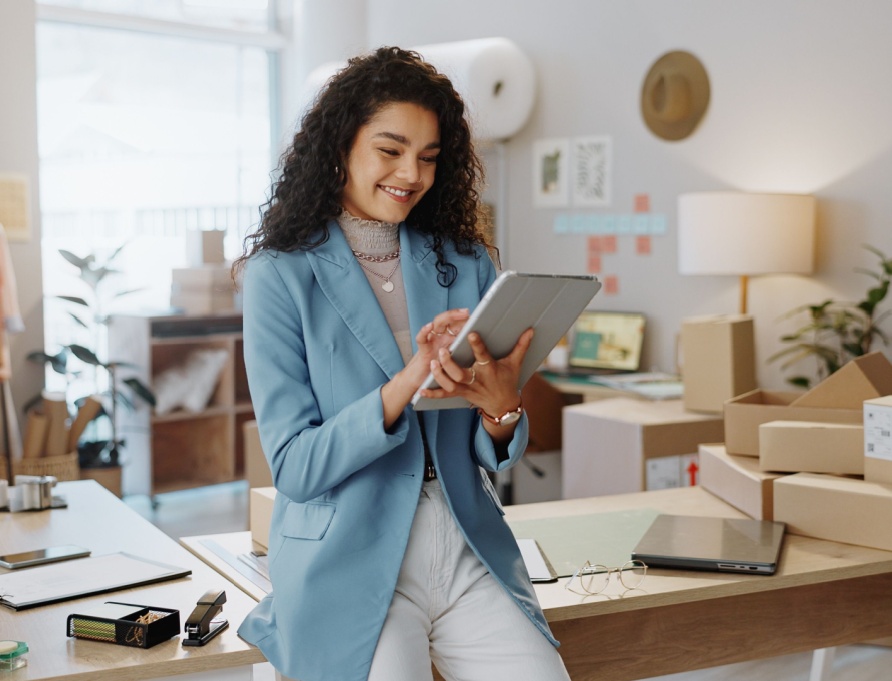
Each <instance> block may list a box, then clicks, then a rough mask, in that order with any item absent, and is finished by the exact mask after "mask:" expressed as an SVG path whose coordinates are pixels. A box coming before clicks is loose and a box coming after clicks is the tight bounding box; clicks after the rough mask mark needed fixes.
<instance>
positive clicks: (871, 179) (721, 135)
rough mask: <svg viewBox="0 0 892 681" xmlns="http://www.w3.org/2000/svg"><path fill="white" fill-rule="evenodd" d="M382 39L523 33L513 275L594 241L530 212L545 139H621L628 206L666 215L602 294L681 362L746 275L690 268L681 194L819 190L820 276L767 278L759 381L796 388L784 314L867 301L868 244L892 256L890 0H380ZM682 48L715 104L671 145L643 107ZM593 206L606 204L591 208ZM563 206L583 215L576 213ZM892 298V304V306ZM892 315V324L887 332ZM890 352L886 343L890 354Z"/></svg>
mask: <svg viewBox="0 0 892 681" xmlns="http://www.w3.org/2000/svg"><path fill="white" fill-rule="evenodd" d="M368 6H369V9H368V21H369V30H368V35H369V45H370V46H372V47H375V46H378V45H382V44H398V45H406V46H410V45H422V44H426V43H436V42H447V41H455V40H465V39H471V38H480V37H488V36H505V37H507V38H510V39H511V40H513V41H515V42H516V43H517V44H518V45H520V47H521V48H522V49H523V50H524V51H525V52H526V53H527V54H528V55H529V56H530V57H531V58H532V60H533V62H534V64H535V66H536V70H537V73H538V78H539V99H538V103H537V106H536V107H535V110H534V113H533V116H532V119H531V121H530V122H529V123H528V125H527V126H526V127H525V128H524V130H523V131H522V132H521V133H520V134H518V135H517V136H516V137H515V138H514V139H512V140H511V141H510V142H509V143H508V145H507V159H508V172H509V189H508V216H507V223H508V224H509V233H508V235H507V249H506V251H507V256H508V262H507V263H504V264H506V265H508V266H510V267H512V268H514V269H520V270H531V271H547V270H554V271H584V270H585V268H586V237H585V236H581V235H560V236H555V235H554V234H553V232H552V224H553V219H554V216H555V214H556V213H557V212H558V211H556V210H546V209H536V208H533V205H532V200H531V184H532V181H531V145H532V143H533V141H534V140H536V139H538V138H544V137H574V136H584V135H591V134H607V135H610V136H611V137H612V138H613V150H614V176H613V181H614V185H613V205H611V206H610V207H609V208H606V209H598V210H600V211H601V212H604V213H611V214H612V213H629V212H631V211H632V201H633V197H634V195H636V194H642V193H644V194H649V195H650V198H651V210H652V211H653V212H656V213H663V214H665V215H666V216H667V217H668V231H667V234H666V235H665V236H663V237H654V239H653V252H652V255H650V256H649V257H645V256H637V255H635V254H634V249H633V243H632V241H631V237H621V238H620V244H619V246H620V252H619V253H618V254H617V255H613V256H605V257H604V269H603V273H604V274H616V275H618V277H619V281H620V292H619V294H618V295H614V296H606V295H605V296H600V298H599V300H598V301H597V302H598V304H599V305H600V306H602V307H604V308H609V309H618V310H623V309H627V310H641V311H643V312H645V313H647V315H648V317H649V320H650V323H651V330H652V333H651V335H650V339H649V344H648V347H647V348H646V351H647V361H648V362H649V363H650V364H653V365H655V366H658V367H659V368H662V369H670V368H672V365H673V359H674V345H675V342H674V337H675V334H676V333H677V332H678V330H679V328H680V324H681V320H682V319H683V318H684V317H687V316H692V315H698V314H707V313H716V312H736V311H737V305H738V303H737V281H736V280H735V279H733V278H724V277H688V276H685V277H683V276H680V275H679V274H678V272H677V263H676V239H675V212H676V207H675V206H676V198H677V196H678V194H680V193H683V192H687V191H700V190H712V189H741V190H754V191H789V192H806V193H814V194H815V195H816V196H817V197H818V250H819V253H818V257H817V263H816V264H817V271H816V273H815V275H814V276H813V277H810V278H796V277H791V276H786V277H770V278H761V279H752V280H751V283H750V312H751V313H752V314H753V315H754V316H755V319H756V326H757V353H758V361H759V381H760V384H761V385H762V386H763V387H766V388H782V387H784V380H783V378H782V377H781V375H780V371H779V368H778V366H777V365H775V364H772V365H768V364H767V363H766V362H765V359H766V358H767V357H768V356H769V355H770V354H771V353H773V352H774V351H776V350H777V349H779V348H780V347H781V345H780V344H779V343H778V338H779V336H780V335H781V332H782V331H783V332H786V331H788V330H790V326H789V323H784V325H783V326H779V325H778V318H779V317H780V316H781V315H782V314H783V313H785V312H786V311H787V310H789V309H791V308H793V307H796V306H798V305H801V304H803V303H815V302H820V301H822V300H823V299H824V298H825V297H829V296H833V297H836V298H840V299H844V298H851V299H860V296H862V295H863V293H864V292H865V290H866V288H867V284H868V282H869V281H870V280H869V279H867V278H866V277H865V276H863V275H860V274H855V273H853V269H854V268H855V267H859V266H869V267H872V266H873V265H874V263H875V259H874V258H873V256H871V255H869V254H868V253H867V252H866V251H864V250H863V249H862V248H861V246H860V245H861V244H863V243H870V244H872V245H874V246H876V247H878V248H880V249H881V250H884V251H885V252H886V253H887V254H889V255H892V229H890V227H892V192H890V191H889V190H888V188H887V186H886V183H887V182H888V178H890V177H892V153H890V150H889V146H890V141H892V125H890V124H889V120H888V118H889V112H890V110H892V88H889V87H887V85H886V83H887V81H888V76H887V75H886V74H885V72H886V71H887V70H888V66H889V64H890V63H892V43H890V41H889V40H888V38H887V36H886V33H887V30H886V27H888V26H889V25H890V24H892V5H889V4H888V3H886V2H884V1H883V0H857V1H856V2H850V1H848V0H822V1H821V2H814V1H811V2H809V1H807V0H731V1H726V2H714V1H712V0H672V1H667V0H624V1H623V2H616V1H615V0H549V1H548V2H541V1H539V0H536V1H533V0H513V1H511V2H509V1H507V0H506V1H503V2H494V1H490V2H486V1H484V2H481V1H480V0H453V1H452V2H449V3H417V2H407V1H405V0H369V1H368ZM676 49H683V50H687V51H690V52H693V53H694V54H696V55H697V56H698V57H699V58H700V60H701V61H702V62H703V64H704V66H705V67H706V69H707V71H708V73H709V76H710V82H711V87H712V98H711V102H710V106H709V110H708V111H707V114H706V117H705V119H704V120H703V121H702V123H701V125H700V127H699V128H698V130H697V131H696V132H695V133H694V135H693V136H691V137H689V138H688V139H686V140H683V141H680V142H665V141H662V140H660V139H658V138H656V137H655V136H653V135H652V134H651V133H650V131H649V130H648V129H647V127H646V126H645V125H644V123H643V121H642V119H641V116H640V113H639V97H640V88H641V83H642V81H643V79H644V76H645V74H646V73H647V71H648V69H649V68H650V65H651V64H652V63H653V62H654V61H655V60H656V59H657V58H658V57H659V56H660V55H662V54H663V53H665V52H667V51H670V50H676ZM590 210H591V209H590ZM565 212H572V210H570V211H565ZM887 308H892V299H890V300H889V301H888V303H887ZM890 328H892V325H890V324H886V329H887V330H889V329H890ZM887 352H888V351H887Z"/></svg>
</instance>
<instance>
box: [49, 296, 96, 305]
mask: <svg viewBox="0 0 892 681" xmlns="http://www.w3.org/2000/svg"><path fill="white" fill-rule="evenodd" d="M56 298H58V299H59V300H67V301H68V302H69V303H75V304H76V305H83V306H84V307H90V303H88V302H87V301H86V300H84V299H83V298H79V297H78V296H56Z"/></svg>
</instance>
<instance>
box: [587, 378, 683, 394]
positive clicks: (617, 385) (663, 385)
mask: <svg viewBox="0 0 892 681" xmlns="http://www.w3.org/2000/svg"><path fill="white" fill-rule="evenodd" d="M589 380H590V381H591V382H592V383H596V384H598V385H603V386H605V387H607V388H613V389H615V390H625V391H627V392H632V393H636V394H638V395H641V396H643V397H647V398H648V399H651V400H666V399H677V398H680V397H682V396H683V395H684V383H683V382H682V380H681V378H679V377H678V376H674V375H672V374H664V373H662V372H659V371H646V372H640V373H632V374H606V375H595V376H592V377H591V378H590V379H589Z"/></svg>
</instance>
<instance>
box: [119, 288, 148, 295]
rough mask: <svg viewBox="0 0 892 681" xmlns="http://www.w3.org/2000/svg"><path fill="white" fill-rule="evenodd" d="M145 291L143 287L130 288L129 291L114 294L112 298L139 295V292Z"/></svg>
mask: <svg viewBox="0 0 892 681" xmlns="http://www.w3.org/2000/svg"><path fill="white" fill-rule="evenodd" d="M145 290H146V289H145V287H143V288H131V289H127V290H126V291H118V292H117V293H116V294H114V296H113V297H114V298H120V297H121V296H129V295H131V294H133V293H139V292H140V291H145Z"/></svg>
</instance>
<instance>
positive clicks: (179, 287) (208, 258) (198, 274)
mask: <svg viewBox="0 0 892 681" xmlns="http://www.w3.org/2000/svg"><path fill="white" fill-rule="evenodd" d="M224 235H225V232H223V231H222V230H216V229H212V230H192V231H190V232H187V234H186V256H187V262H188V265H189V267H182V268H175V269H173V270H171V285H170V306H171V307H174V308H177V309H180V310H182V311H183V313H184V314H187V315H215V314H224V313H229V312H232V311H233V310H235V309H236V308H237V304H236V300H235V286H234V284H233V281H232V275H231V267H230V265H229V264H228V263H227V262H226V260H225V258H224V256H223V237H224Z"/></svg>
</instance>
